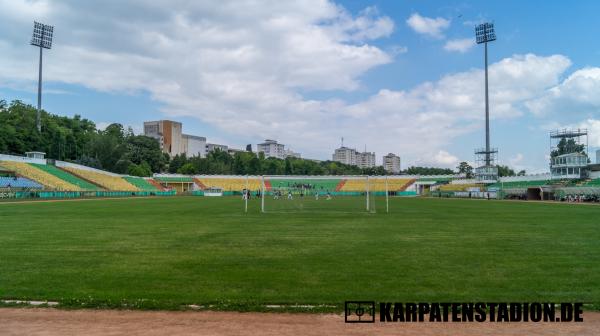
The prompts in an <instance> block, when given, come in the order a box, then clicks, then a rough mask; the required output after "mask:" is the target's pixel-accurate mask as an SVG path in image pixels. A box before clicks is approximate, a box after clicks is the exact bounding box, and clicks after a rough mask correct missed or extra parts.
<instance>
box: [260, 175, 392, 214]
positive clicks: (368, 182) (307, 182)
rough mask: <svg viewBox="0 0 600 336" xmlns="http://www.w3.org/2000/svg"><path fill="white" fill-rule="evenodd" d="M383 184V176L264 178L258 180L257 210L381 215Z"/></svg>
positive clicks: (384, 180) (384, 198)
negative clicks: (258, 208)
mask: <svg viewBox="0 0 600 336" xmlns="http://www.w3.org/2000/svg"><path fill="white" fill-rule="evenodd" d="M386 182H387V179H386V178H385V177H373V176H343V177H337V176H299V177H297V176H264V177H262V179H261V189H262V195H261V210H262V212H305V211H310V212H347V213H348V212H356V213H359V212H363V213H365V212H367V213H375V212H377V211H383V212H385V211H386V210H387V207H386V205H387V197H388V196H387V195H388V193H386V187H387V183H386ZM379 207H383V208H382V209H379Z"/></svg>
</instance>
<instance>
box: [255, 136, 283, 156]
mask: <svg viewBox="0 0 600 336" xmlns="http://www.w3.org/2000/svg"><path fill="white" fill-rule="evenodd" d="M256 151H257V152H258V153H260V152H263V153H264V154H265V158H270V157H274V158H278V159H285V145H283V144H280V143H277V141H275V140H270V139H266V140H265V142H263V143H259V144H258V145H257V146H256Z"/></svg>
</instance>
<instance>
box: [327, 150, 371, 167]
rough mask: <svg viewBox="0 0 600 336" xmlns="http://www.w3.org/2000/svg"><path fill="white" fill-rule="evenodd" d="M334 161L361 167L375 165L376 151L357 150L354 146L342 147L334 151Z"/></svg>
mask: <svg viewBox="0 0 600 336" xmlns="http://www.w3.org/2000/svg"><path fill="white" fill-rule="evenodd" d="M333 161H336V162H340V163H343V164H347V165H353V166H358V167H360V168H371V167H375V153H373V152H357V151H356V149H354V148H348V147H344V146H342V147H340V148H337V149H336V150H335V152H334V153H333Z"/></svg>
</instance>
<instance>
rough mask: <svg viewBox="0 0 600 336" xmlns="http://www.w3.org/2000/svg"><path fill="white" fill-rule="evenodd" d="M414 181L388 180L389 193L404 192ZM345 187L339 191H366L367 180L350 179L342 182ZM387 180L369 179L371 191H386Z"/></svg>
mask: <svg viewBox="0 0 600 336" xmlns="http://www.w3.org/2000/svg"><path fill="white" fill-rule="evenodd" d="M414 181H415V180H414V179H397V178H389V179H387V189H388V191H403V190H405V189H406V188H407V187H408V186H410V185H411V184H412V183H414ZM342 183H343V185H342V186H341V187H340V188H339V191H366V188H367V187H366V180H365V179H358V180H356V179H348V180H345V181H344V182H342ZM385 184H386V180H385V178H372V179H369V190H370V191H385Z"/></svg>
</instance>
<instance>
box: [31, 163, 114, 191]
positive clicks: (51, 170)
mask: <svg viewBox="0 0 600 336" xmlns="http://www.w3.org/2000/svg"><path fill="white" fill-rule="evenodd" d="M29 164H30V165H31V166H33V167H35V168H38V169H40V170H43V171H45V172H46V173H48V174H52V175H54V176H56V177H58V178H59V179H62V180H64V181H66V182H68V183H71V184H73V185H76V186H78V187H79V188H80V189H81V190H102V188H101V187H99V186H97V185H95V184H93V183H90V182H89V181H86V180H85V179H82V178H80V177H78V176H76V175H73V174H71V173H69V172H67V171H64V170H62V169H60V168H58V167H55V166H52V165H44V164H39V163H29Z"/></svg>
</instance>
